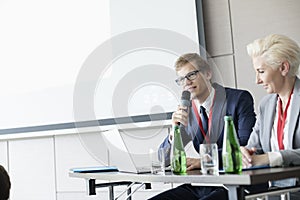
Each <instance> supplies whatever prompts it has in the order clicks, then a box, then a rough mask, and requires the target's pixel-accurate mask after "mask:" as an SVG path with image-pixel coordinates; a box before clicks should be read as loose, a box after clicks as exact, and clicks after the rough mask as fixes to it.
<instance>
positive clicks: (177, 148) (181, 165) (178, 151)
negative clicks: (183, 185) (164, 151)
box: [171, 125, 186, 174]
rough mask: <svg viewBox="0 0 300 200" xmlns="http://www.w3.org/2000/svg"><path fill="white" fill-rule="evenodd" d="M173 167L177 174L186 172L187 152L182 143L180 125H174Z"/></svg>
mask: <svg viewBox="0 0 300 200" xmlns="http://www.w3.org/2000/svg"><path fill="white" fill-rule="evenodd" d="M171 168H172V171H173V173H175V174H186V153H185V150H184V146H183V143H182V138H181V133H180V127H179V126H178V125H175V127H174V139H173V146H172V158H171Z"/></svg>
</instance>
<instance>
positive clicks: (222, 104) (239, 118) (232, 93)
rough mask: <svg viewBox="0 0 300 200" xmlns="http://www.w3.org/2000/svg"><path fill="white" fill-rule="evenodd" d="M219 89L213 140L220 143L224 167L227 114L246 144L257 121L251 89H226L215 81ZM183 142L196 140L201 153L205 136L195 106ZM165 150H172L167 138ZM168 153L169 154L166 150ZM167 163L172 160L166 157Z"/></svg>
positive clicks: (211, 139)
mask: <svg viewBox="0 0 300 200" xmlns="http://www.w3.org/2000/svg"><path fill="white" fill-rule="evenodd" d="M213 87H214V88H215V91H216V94H215V95H216V96H215V102H214V106H213V108H212V109H213V111H212V118H213V119H212V127H211V132H210V142H214V143H217V145H218V148H219V164H220V167H222V159H221V158H222V157H221V152H222V146H223V130H224V116H225V115H231V116H232V118H233V122H234V125H235V128H236V131H237V136H238V139H239V142H240V145H241V146H245V145H246V144H247V141H248V139H249V136H250V133H251V132H252V127H253V126H254V124H255V119H256V118H255V113H254V107H253V98H252V96H251V94H250V93H249V92H248V91H245V90H238V89H232V88H224V87H222V86H220V85H218V84H216V83H214V84H213ZM181 135H182V141H183V144H184V145H186V144H187V143H188V142H189V141H191V140H192V141H193V144H194V147H195V149H196V151H198V152H199V145H200V144H201V143H203V142H205V141H204V138H203V135H202V134H201V132H200V128H199V125H198V122H197V119H196V116H195V113H194V111H193V109H190V112H189V122H188V126H187V127H185V128H182V129H181ZM160 148H164V149H165V152H170V150H171V144H170V142H169V140H168V137H167V138H166V139H165V140H164V142H163V143H162V144H161V145H160ZM167 155H169V153H167ZM166 163H167V164H169V163H170V157H169V156H168V157H166Z"/></svg>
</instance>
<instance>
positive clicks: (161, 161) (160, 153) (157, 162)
mask: <svg viewBox="0 0 300 200" xmlns="http://www.w3.org/2000/svg"><path fill="white" fill-rule="evenodd" d="M149 156H150V162H151V165H150V166H151V173H152V174H161V175H164V174H165V150H164V149H158V150H156V151H154V150H153V149H150V150H149Z"/></svg>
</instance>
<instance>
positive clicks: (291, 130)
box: [288, 78, 300, 149]
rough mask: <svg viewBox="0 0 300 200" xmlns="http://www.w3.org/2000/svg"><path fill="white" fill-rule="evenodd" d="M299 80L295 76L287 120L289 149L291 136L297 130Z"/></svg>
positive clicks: (299, 93)
mask: <svg viewBox="0 0 300 200" xmlns="http://www.w3.org/2000/svg"><path fill="white" fill-rule="evenodd" d="M299 102H300V80H299V79H298V78H297V79H296V82H295V86H294V91H293V100H292V104H291V107H290V108H289V109H291V112H290V113H291V114H290V118H289V120H290V122H289V131H288V144H289V147H288V148H289V149H292V148H293V138H294V133H295V131H296V130H297V127H296V124H297V121H298V118H299V110H300V104H299Z"/></svg>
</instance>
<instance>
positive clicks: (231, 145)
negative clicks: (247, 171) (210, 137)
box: [222, 116, 243, 174]
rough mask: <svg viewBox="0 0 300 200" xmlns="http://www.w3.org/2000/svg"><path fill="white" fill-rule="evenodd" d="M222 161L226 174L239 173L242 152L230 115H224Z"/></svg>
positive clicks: (241, 166) (241, 165) (241, 164)
mask: <svg viewBox="0 0 300 200" xmlns="http://www.w3.org/2000/svg"><path fill="white" fill-rule="evenodd" d="M224 121H225V127H224V138H223V149H222V161H223V169H224V171H225V173H228V174H239V173H241V171H242V168H243V163H242V153H241V150H240V144H239V141H238V138H237V135H236V131H235V128H234V124H233V120H232V117H231V116H225V117H224Z"/></svg>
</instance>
